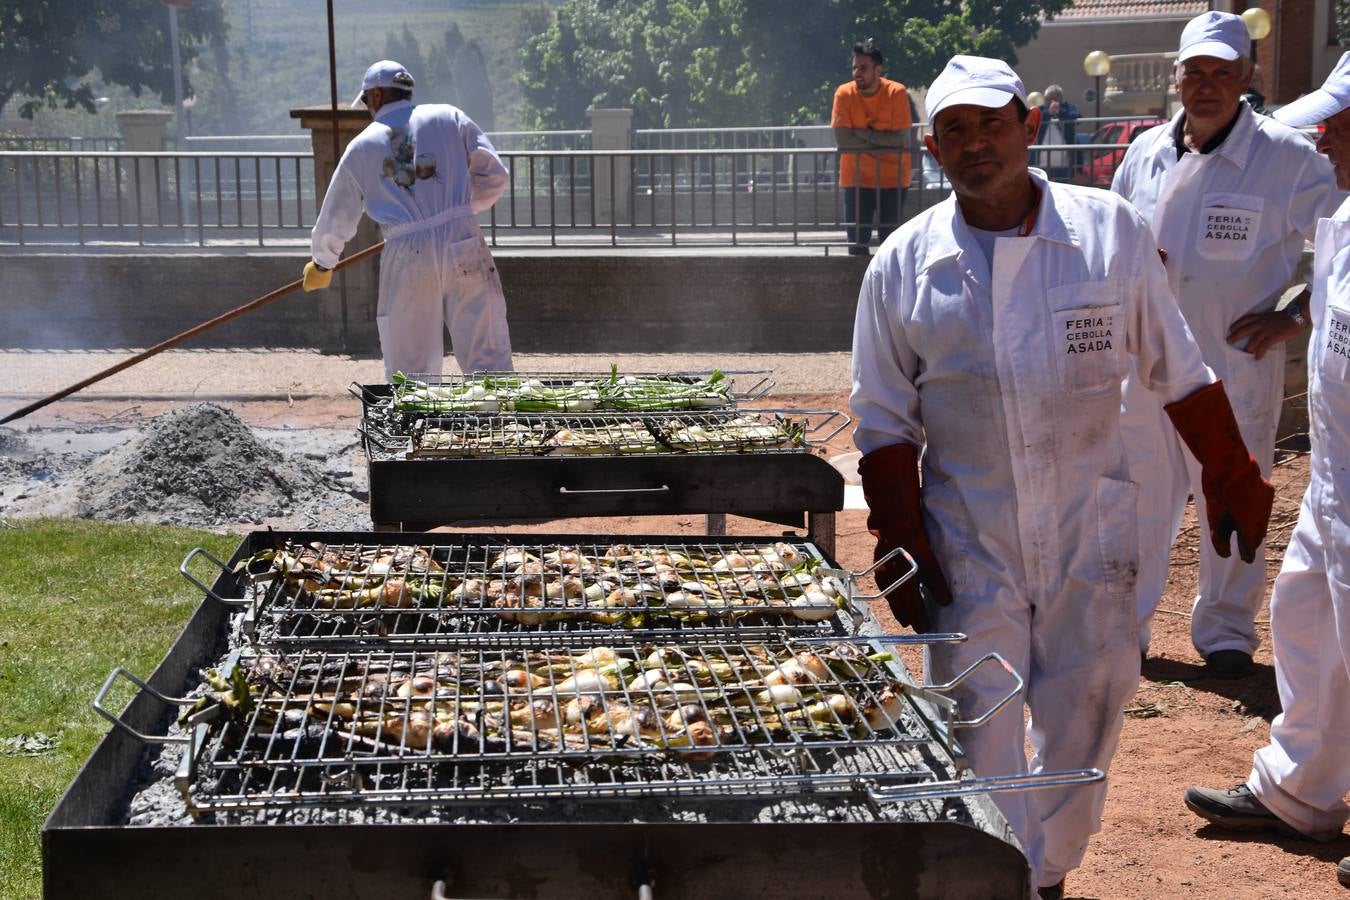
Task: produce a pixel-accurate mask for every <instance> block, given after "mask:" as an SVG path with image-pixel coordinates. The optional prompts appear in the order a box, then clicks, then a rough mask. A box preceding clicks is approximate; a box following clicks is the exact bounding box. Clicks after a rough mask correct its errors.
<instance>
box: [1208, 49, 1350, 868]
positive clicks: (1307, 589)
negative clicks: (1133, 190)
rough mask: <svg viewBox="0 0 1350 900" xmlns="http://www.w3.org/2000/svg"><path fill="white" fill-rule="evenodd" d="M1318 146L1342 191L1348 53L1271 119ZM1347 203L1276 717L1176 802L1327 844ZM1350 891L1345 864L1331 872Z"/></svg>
mask: <svg viewBox="0 0 1350 900" xmlns="http://www.w3.org/2000/svg"><path fill="white" fill-rule="evenodd" d="M1274 117H1275V118H1276V119H1278V120H1279V121H1281V122H1284V123H1285V124H1287V125H1291V126H1293V127H1295V128H1301V127H1304V126H1308V125H1316V124H1317V123H1318V122H1325V123H1326V130H1325V132H1324V133H1323V134H1322V136H1321V137H1320V138H1318V140H1317V149H1318V150H1319V151H1320V152H1322V153H1325V154H1326V155H1327V156H1328V157H1329V158H1330V160H1331V163H1332V165H1333V166H1334V167H1335V172H1336V184H1337V186H1339V187H1340V188H1341V189H1342V190H1350V53H1346V54H1343V55H1342V56H1341V59H1340V62H1339V63H1337V64H1336V68H1335V69H1333V70H1332V72H1331V74H1330V75H1329V76H1328V77H1327V80H1326V83H1325V84H1323V85H1322V87H1321V88H1319V89H1318V90H1316V91H1313V92H1312V93H1311V94H1309V95H1308V96H1306V97H1302V98H1300V99H1299V100H1296V101H1294V102H1293V103H1291V104H1289V105H1288V106H1284V107H1281V108H1280V109H1278V110H1276V111H1275V116H1274ZM1347 250H1350V200H1347V201H1346V202H1344V203H1342V204H1341V205H1340V208H1339V209H1337V210H1336V212H1335V213H1334V214H1333V215H1332V216H1331V218H1329V219H1323V220H1322V221H1320V222H1319V223H1318V225H1317V244H1316V249H1315V251H1314V256H1313V294H1312V309H1311V312H1310V316H1311V318H1312V322H1313V334H1312V338H1311V340H1310V341H1309V342H1308V420H1309V432H1310V436H1311V438H1312V452H1311V453H1310V454H1309V455H1308V462H1309V468H1310V469H1311V476H1312V477H1311V479H1310V483H1309V484H1308V490H1307V492H1306V493H1305V494H1304V495H1303V505H1302V507H1301V508H1300V509H1299V515H1298V525H1296V526H1295V527H1294V533H1293V535H1292V536H1291V537H1290V538H1289V548H1288V549H1287V550H1286V551H1285V553H1284V564H1283V565H1282V566H1281V567H1280V574H1279V577H1278V578H1276V579H1275V589H1274V592H1273V593H1272V594H1271V598H1270V633H1271V642H1272V643H1273V644H1274V651H1275V653H1274V655H1275V683H1276V685H1278V686H1279V689H1280V709H1281V712H1280V714H1279V715H1278V716H1276V717H1275V721H1273V722H1271V723H1270V743H1269V744H1268V745H1266V746H1265V747H1262V748H1261V749H1260V750H1257V751H1256V754H1255V756H1254V757H1253V761H1252V772H1251V775H1250V776H1249V777H1248V778H1247V780H1246V781H1245V782H1243V783H1241V784H1239V785H1237V786H1236V787H1233V788H1230V789H1228V790H1226V791H1225V790H1214V789H1211V788H1205V787H1192V788H1190V789H1189V790H1187V791H1186V806H1187V807H1189V808H1190V810H1191V811H1192V812H1194V813H1195V814H1196V815H1198V816H1200V817H1201V818H1203V819H1207V820H1208V821H1210V822H1213V823H1214V824H1215V825H1218V826H1219V827H1221V828H1230V829H1233V830H1236V831H1275V832H1282V833H1284V834H1292V835H1294V836H1297V837H1302V838H1311V839H1313V840H1319V841H1329V840H1333V839H1335V838H1339V837H1340V836H1341V829H1342V828H1344V827H1345V822H1346V819H1347V818H1350V808H1347V807H1346V804H1345V795H1346V792H1347V791H1350V253H1347V252H1346V251H1347ZM1336 876H1337V878H1338V879H1339V880H1340V883H1341V884H1343V885H1345V886H1347V887H1350V856H1347V857H1345V858H1344V859H1342V860H1341V861H1340V863H1339V864H1338V865H1337V866H1336Z"/></svg>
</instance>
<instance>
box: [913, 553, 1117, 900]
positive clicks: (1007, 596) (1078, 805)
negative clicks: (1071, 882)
mask: <svg viewBox="0 0 1350 900" xmlns="http://www.w3.org/2000/svg"><path fill="white" fill-rule="evenodd" d="M982 568H983V567H981V566H978V565H975V564H972V566H971V568H970V572H969V583H967V584H959V585H958V584H953V585H952V587H953V589H954V590H955V591H956V592H957V600H956V601H955V602H954V603H953V604H952V605H951V606H947V607H943V608H941V609H934V610H931V614H932V621H933V623H934V625H935V627H936V628H937V630H939V631H959V632H963V633H964V634H966V635H967V636H968V640H967V641H966V642H965V643H962V644H937V645H933V646H931V647H929V650H928V654H927V669H928V677H929V678H930V679H931V680H933V681H948V680H950V679H951V678H953V677H955V676H956V675H957V674H959V673H960V672H961V671H962V670H963V669H965V668H966V667H967V666H968V665H970V664H971V663H973V662H975V661H976V660H978V659H979V658H980V657H982V656H984V655H985V654H986V653H988V652H989V651H991V650H992V651H996V652H998V653H999V654H1001V655H1002V656H1003V658H1004V659H1006V660H1007V661H1008V663H1009V664H1010V665H1011V666H1012V667H1013V668H1014V669H1015V670H1016V671H1017V672H1018V674H1019V675H1021V676H1022V678H1023V680H1024V681H1025V682H1026V691H1025V694H1024V695H1023V697H1024V699H1025V702H1024V703H1023V702H1016V701H1014V702H1012V703H1010V704H1008V706H1006V707H1004V708H1003V709H1002V710H1001V711H999V712H998V713H997V714H995V715H994V716H993V718H991V719H990V720H989V721H988V722H986V723H985V724H984V725H982V726H980V727H978V728H971V729H963V730H960V731H958V732H957V733H956V739H957V740H958V741H959V742H960V743H961V746H962V747H963V749H965V751H966V754H967V755H968V756H969V758H970V763H971V768H972V770H973V771H974V772H975V774H976V775H983V776H990V775H1014V774H1022V773H1025V772H1028V771H1030V772H1040V771H1051V772H1053V771H1063V770H1068V769H1083V768H1094V767H1095V768H1099V769H1101V770H1103V771H1106V770H1107V769H1108V768H1109V766H1110V763H1111V757H1112V756H1113V755H1114V754H1115V752H1116V745H1117V743H1119V741H1120V729H1121V725H1122V724H1123V722H1124V712H1123V711H1124V707H1125V702H1126V701H1127V700H1128V699H1129V698H1130V697H1132V696H1134V693H1135V691H1136V689H1137V688H1138V685H1139V654H1138V652H1137V646H1136V645H1137V640H1136V638H1135V633H1134V627H1135V617H1134V595H1133V593H1132V591H1131V590H1130V587H1132V586H1131V585H1128V584H1126V585H1125V590H1123V591H1117V592H1116V593H1112V592H1110V591H1108V590H1107V589H1106V588H1105V587H1104V586H1103V585H1102V584H1101V583H1100V582H1096V583H1090V582H1088V581H1085V580H1076V579H1073V578H1066V579H1065V583H1064V585H1063V586H1062V587H1061V589H1060V590H1059V591H1058V592H1057V593H1056V594H1055V595H1054V596H1051V597H1046V598H1044V599H1043V601H1042V602H1040V603H1039V605H1033V604H1032V603H1031V602H1030V601H1029V600H1028V599H1027V592H1026V591H1025V590H1021V589H1017V588H1013V587H1011V586H1009V585H1008V584H1007V579H1006V577H1000V576H998V575H993V573H989V572H983V573H982V572H981V571H980V570H981V569H982ZM1005 571H1006V570H1005ZM989 576H993V577H989ZM964 577H965V576H964V575H963V579H964ZM996 582H1002V584H999V585H998V586H995V584H996ZM991 588H992V589H991ZM1008 688H1009V679H1008V677H1007V676H1006V674H1005V675H1002V676H1000V674H999V672H998V667H996V666H988V665H986V666H985V667H983V668H981V669H979V670H977V671H976V672H974V673H972V675H971V676H969V677H968V678H967V679H966V681H965V682H964V684H963V687H962V688H959V689H958V690H956V691H955V692H954V694H953V696H954V697H955V699H956V700H957V702H958V703H959V704H960V709H961V714H962V715H963V716H965V717H972V716H975V715H979V714H980V713H982V712H984V711H985V710H987V709H989V708H990V707H991V706H992V705H993V704H994V703H996V702H997V701H998V700H999V699H1000V698H1002V697H1003V696H1004V695H1005V694H1007V692H1008ZM1026 709H1029V710H1030V712H1031V717H1030V719H1029V720H1027V719H1025V718H1024V715H1023V713H1024V710H1026ZM1028 739H1029V740H1030V743H1031V748H1032V751H1033V756H1032V758H1031V761H1030V763H1028V761H1027V757H1026V751H1025V749H1024V748H1025V742H1026V741H1027V740H1028ZM991 799H993V801H994V802H995V803H996V804H997V805H998V807H999V809H1000V810H1001V811H1002V812H1003V815H1004V817H1005V818H1006V819H1007V820H1008V824H1009V825H1010V826H1011V827H1012V830H1013V833H1014V834H1016V835H1017V839H1018V841H1019V842H1020V843H1021V844H1022V849H1023V852H1024V853H1025V854H1026V856H1027V860H1028V862H1029V863H1030V864H1031V872H1032V878H1033V879H1034V880H1033V881H1032V886H1033V887H1045V886H1047V885H1052V884H1058V883H1059V882H1060V881H1061V880H1063V878H1064V876H1065V875H1066V874H1067V873H1068V872H1069V871H1070V870H1072V869H1075V868H1077V867H1078V866H1079V865H1080V864H1081V863H1082V861H1083V855H1084V854H1085V853H1086V852H1087V845H1088V839H1089V838H1090V837H1091V836H1092V835H1093V834H1096V833H1097V832H1098V831H1100V830H1101V817H1102V806H1103V805H1104V804H1105V802H1106V784H1105V783H1104V782H1103V783H1101V784H1091V785H1075V786H1070V787H1064V788H1053V789H1046V790H1032V791H1017V792H1007V793H997V794H992V795H991Z"/></svg>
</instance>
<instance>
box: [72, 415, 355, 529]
mask: <svg viewBox="0 0 1350 900" xmlns="http://www.w3.org/2000/svg"><path fill="white" fill-rule="evenodd" d="M71 489H73V491H74V497H75V512H76V514H77V515H79V516H81V517H83V518H95V519H113V520H126V521H135V522H143V523H149V524H156V525H184V526H191V527H212V526H214V527H220V526H223V525H229V524H235V523H241V522H242V523H252V524H261V523H262V522H263V521H265V520H269V519H286V518H297V517H298V518H299V519H301V520H317V519H321V518H324V516H325V511H328V512H330V513H331V512H332V510H333V507H334V505H335V496H334V495H335V493H340V494H341V495H343V496H345V497H346V499H347V500H348V501H349V505H356V501H355V499H354V498H352V497H351V496H350V494H348V493H347V488H346V487H345V486H344V485H343V484H342V483H341V481H340V480H339V479H338V478H336V477H335V476H333V475H331V474H329V473H327V472H325V471H324V470H323V469H321V468H319V467H318V466H317V465H315V464H314V463H312V462H310V461H308V460H306V459H304V458H298V457H293V456H289V455H286V454H283V453H281V452H279V451H278V450H275V449H273V448H271V447H268V446H266V445H265V444H263V443H261V442H259V440H258V438H257V436H256V435H255V434H254V433H253V430H252V429H251V428H249V426H247V425H246V424H244V422H242V421H241V420H240V419H239V417H238V416H237V415H235V414H234V413H233V412H231V411H230V410H228V409H224V408H223V407H220V406H217V405H215V404H212V403H195V404H192V405H190V406H185V407H183V408H181V409H177V410H174V411H172V412H169V413H166V414H164V415H162V416H158V417H156V418H154V419H152V420H150V421H149V422H148V423H146V425H145V427H144V429H142V430H141V432H140V434H138V435H137V436H135V437H133V438H131V439H130V440H128V441H127V442H126V443H124V444H122V445H121V446H119V447H116V448H115V449H113V450H111V451H110V452H108V453H107V454H105V455H103V456H102V457H100V458H99V459H97V460H96V461H94V462H93V463H91V464H90V465H88V466H86V467H85V468H84V469H83V470H82V471H80V472H79V473H78V474H77V475H76V476H75V477H74V478H73V479H72V482H71ZM338 505H339V506H340V505H341V504H338ZM357 508H358V509H359V508H360V507H359V505H358V506H357ZM361 517H362V518H364V511H362V512H361Z"/></svg>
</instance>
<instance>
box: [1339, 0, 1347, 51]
mask: <svg viewBox="0 0 1350 900" xmlns="http://www.w3.org/2000/svg"><path fill="white" fill-rule="evenodd" d="M1335 2H1336V43H1338V44H1340V45H1341V46H1342V47H1350V0H1335Z"/></svg>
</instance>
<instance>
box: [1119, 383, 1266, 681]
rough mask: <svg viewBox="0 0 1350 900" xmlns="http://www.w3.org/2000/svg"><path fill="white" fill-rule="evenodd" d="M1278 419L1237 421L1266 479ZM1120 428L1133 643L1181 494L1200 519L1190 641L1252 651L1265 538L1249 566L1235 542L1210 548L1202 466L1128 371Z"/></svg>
mask: <svg viewBox="0 0 1350 900" xmlns="http://www.w3.org/2000/svg"><path fill="white" fill-rule="evenodd" d="M1278 422H1279V419H1278V410H1277V409H1274V410H1271V412H1270V414H1269V415H1267V416H1265V417H1264V418H1259V419H1258V420H1255V421H1250V422H1242V421H1239V422H1238V428H1239V430H1241V432H1242V439H1243V440H1244V441H1245V442H1246V444H1247V449H1248V450H1249V451H1250V452H1251V454H1252V456H1254V457H1255V458H1256V461H1257V463H1258V464H1259V465H1260V467H1261V474H1263V475H1265V476H1266V478H1269V477H1270V472H1271V467H1272V465H1273V464H1274V461H1275V429H1276V426H1277V425H1278ZM1120 431H1121V437H1122V438H1123V439H1124V441H1125V449H1126V452H1127V453H1128V455H1129V461H1130V478H1131V479H1132V480H1133V481H1135V482H1137V483H1138V485H1139V582H1138V585H1139V587H1138V592H1139V593H1138V604H1139V649H1140V650H1144V651H1146V650H1148V643H1149V638H1150V635H1151V632H1152V626H1153V614H1154V611H1156V610H1157V608H1158V603H1159V601H1161V600H1162V596H1163V592H1164V591H1165V590H1166V588H1167V569H1168V563H1169V560H1170V558H1171V553H1172V544H1173V543H1174V542H1175V541H1176V537H1177V532H1178V531H1180V530H1181V520H1182V517H1183V516H1184V515H1185V512H1186V499H1187V497H1188V496H1191V495H1194V497H1195V505H1196V515H1197V516H1198V519H1199V522H1200V539H1199V545H1200V578H1199V591H1198V594H1197V596H1196V597H1195V600H1194V601H1193V602H1192V604H1191V642H1192V643H1193V644H1194V645H1195V649H1196V650H1198V651H1199V652H1200V655H1201V656H1208V655H1209V654H1211V653H1213V652H1215V651H1216V650H1241V651H1243V652H1244V653H1254V652H1256V648H1257V646H1259V645H1260V639H1259V638H1258V637H1257V635H1256V628H1255V625H1254V624H1253V622H1254V621H1255V619H1256V613H1257V611H1258V610H1259V609H1260V608H1261V601H1262V600H1263V599H1265V595H1266V548H1265V544H1262V545H1261V547H1260V548H1259V549H1257V551H1256V561H1255V562H1253V563H1252V564H1250V565H1248V564H1247V563H1244V562H1243V561H1242V558H1241V557H1240V556H1239V555H1238V551H1237V541H1236V540H1235V541H1233V543H1232V555H1231V556H1229V557H1228V558H1227V559H1224V558H1223V557H1221V556H1219V555H1218V554H1217V553H1215V552H1214V545H1213V544H1212V543H1211V542H1210V538H1209V527H1208V525H1206V524H1205V523H1206V522H1207V521H1208V520H1207V519H1206V506H1205V493H1204V491H1203V490H1202V489H1201V485H1200V464H1199V463H1198V462H1196V460H1195V457H1194V456H1192V455H1191V452H1190V451H1189V450H1187V449H1186V447H1185V445H1184V444H1182V442H1181V438H1180V437H1179V436H1178V435H1177V431H1176V428H1175V427H1173V425H1172V421H1171V419H1169V418H1168V417H1167V413H1166V412H1165V411H1164V410H1163V407H1162V403H1161V402H1159V400H1158V397H1157V395H1156V394H1154V393H1152V392H1151V391H1147V390H1145V389H1144V388H1142V387H1141V386H1140V385H1139V381H1138V379H1137V378H1135V377H1133V376H1131V377H1130V378H1129V379H1128V381H1127V383H1126V386H1125V399H1124V411H1123V414H1122V415H1121V420H1120Z"/></svg>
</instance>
